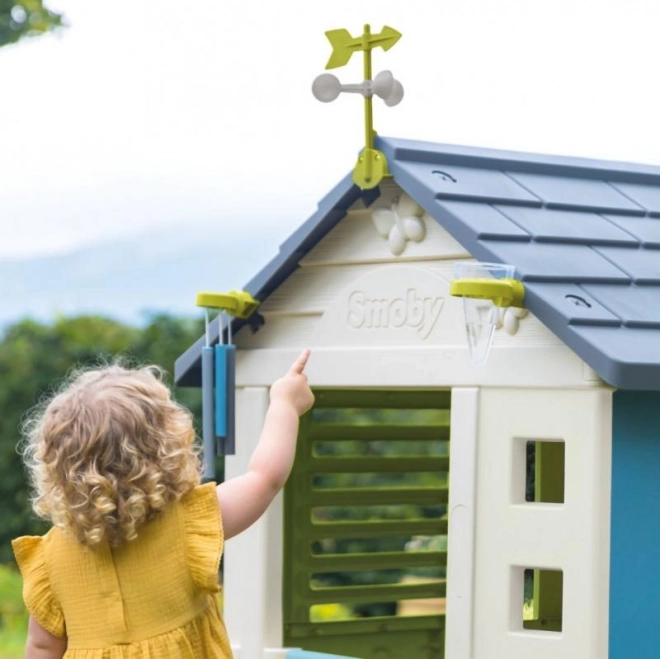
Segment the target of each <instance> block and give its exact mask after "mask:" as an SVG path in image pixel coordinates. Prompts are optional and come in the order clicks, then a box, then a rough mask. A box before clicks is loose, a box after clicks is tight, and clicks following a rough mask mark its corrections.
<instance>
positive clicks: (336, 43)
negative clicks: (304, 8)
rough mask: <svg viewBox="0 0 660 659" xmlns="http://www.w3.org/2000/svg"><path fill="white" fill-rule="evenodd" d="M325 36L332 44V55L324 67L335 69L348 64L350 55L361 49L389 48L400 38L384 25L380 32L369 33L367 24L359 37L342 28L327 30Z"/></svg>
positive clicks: (395, 32) (393, 30)
mask: <svg viewBox="0 0 660 659" xmlns="http://www.w3.org/2000/svg"><path fill="white" fill-rule="evenodd" d="M325 36H326V37H328V40H329V41H330V45H331V46H332V55H330V59H329V60H328V63H327V64H326V65H325V68H326V69H336V68H339V67H340V66H345V65H346V64H348V62H349V60H350V59H351V55H353V53H357V52H359V51H361V50H363V51H365V53H366V52H369V51H371V49H372V48H377V47H378V46H380V47H381V48H382V49H383V50H389V49H390V48H391V47H392V46H393V45H394V44H395V43H396V42H397V41H398V40H399V39H400V38H401V33H400V32H397V31H396V30H395V29H394V28H391V27H387V25H386V26H385V27H383V29H382V30H381V31H380V34H369V26H368V25H366V26H365V31H364V34H363V35H362V36H359V37H355V38H353V37H352V36H351V35H350V33H349V31H348V30H344V29H340V30H328V31H327V32H326V33H325ZM365 77H366V76H365Z"/></svg>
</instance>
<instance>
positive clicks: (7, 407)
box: [0, 315, 203, 562]
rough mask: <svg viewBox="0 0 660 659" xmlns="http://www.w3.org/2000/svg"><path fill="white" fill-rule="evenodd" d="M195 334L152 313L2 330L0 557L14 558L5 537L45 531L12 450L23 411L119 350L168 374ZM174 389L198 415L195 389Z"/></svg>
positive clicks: (197, 330) (194, 326)
mask: <svg viewBox="0 0 660 659" xmlns="http://www.w3.org/2000/svg"><path fill="white" fill-rule="evenodd" d="M202 333H203V327H202V324H201V323H197V322H195V321H184V320H180V319H177V318H172V317H168V316H164V315H163V316H156V317H153V318H151V320H150V322H149V324H148V325H147V327H146V328H144V329H136V328H133V327H128V326H126V325H123V324H121V323H118V322H116V321H114V320H109V319H107V318H102V317H98V316H79V317H75V318H60V319H59V320H57V321H56V322H55V323H53V324H52V325H46V324H42V323H38V322H35V321H33V320H23V321H21V322H19V323H17V324H15V325H13V326H11V327H9V328H8V329H7V330H6V332H5V335H4V338H3V340H2V341H1V342H0V409H2V411H3V413H2V415H1V416H0V500H2V501H3V505H2V506H1V507H0V562H8V561H11V560H13V558H12V554H11V548H10V541H11V539H12V538H15V537H17V536H20V535H24V534H35V535H39V534H41V533H43V532H44V531H45V530H46V526H45V525H44V523H42V522H40V521H39V520H37V519H35V517H34V515H33V514H32V513H31V510H30V503H29V492H28V487H27V478H26V475H25V472H24V470H23V468H22V464H21V459H20V456H19V455H18V452H17V450H16V447H17V443H18V441H19V438H20V423H21V418H22V416H23V414H24V413H25V412H26V411H27V410H28V409H29V408H31V407H32V406H34V405H35V404H36V403H37V402H38V401H39V399H40V398H41V397H42V396H43V395H44V394H46V393H48V392H49V391H51V390H52V388H53V386H54V385H56V384H57V383H58V381H59V380H61V378H62V377H64V376H65V375H66V374H67V373H68V372H69V371H70V370H71V369H72V368H74V367H77V366H90V365H94V364H98V363H99V362H100V361H101V362H102V361H108V360H111V359H113V358H115V357H117V356H120V355H121V356H125V357H128V358H130V359H132V360H133V361H135V362H138V363H155V364H158V365H159V366H161V367H162V368H164V369H165V370H166V371H167V372H168V373H169V374H171V373H172V372H173V366H174V361H175V359H176V358H177V357H178V356H179V355H180V354H181V353H182V352H184V351H185V350H186V349H187V348H188V347H189V346H190V345H191V344H192V343H193V342H194V341H195V340H196V339H197V338H199V336H201V334H202ZM170 381H171V375H170ZM175 393H176V397H177V399H178V400H179V401H180V402H182V403H183V404H185V405H187V406H188V407H189V408H190V409H191V410H193V412H195V413H196V415H197V417H198V416H199V410H200V396H199V392H198V391H197V390H178V391H176V392H175Z"/></svg>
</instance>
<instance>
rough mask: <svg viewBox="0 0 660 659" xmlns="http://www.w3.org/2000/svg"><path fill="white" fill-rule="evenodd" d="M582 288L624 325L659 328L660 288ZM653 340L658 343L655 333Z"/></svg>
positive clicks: (587, 286) (597, 286)
mask: <svg viewBox="0 0 660 659" xmlns="http://www.w3.org/2000/svg"><path fill="white" fill-rule="evenodd" d="M584 290H585V291H586V292H587V293H588V294H589V295H591V296H593V297H594V298H595V299H596V300H598V301H599V302H600V303H601V304H602V305H603V306H605V307H607V308H608V309H609V310H610V311H611V312H612V313H614V314H616V315H617V316H619V317H620V318H623V319H624V321H623V324H624V325H625V326H626V327H647V328H648V327H653V328H660V288H658V287H655V286H634V285H633V286H607V285H605V286H602V285H596V286H589V285H586V286H585V287H584ZM655 340H656V341H657V342H658V343H659V344H660V341H659V340H658V336H657V334H656V336H655ZM640 357H641V355H640Z"/></svg>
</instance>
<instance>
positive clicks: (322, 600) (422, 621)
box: [283, 391, 450, 659]
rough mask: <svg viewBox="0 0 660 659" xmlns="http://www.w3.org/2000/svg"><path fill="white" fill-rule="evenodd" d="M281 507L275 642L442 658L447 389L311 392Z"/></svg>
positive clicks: (369, 657)
mask: <svg viewBox="0 0 660 659" xmlns="http://www.w3.org/2000/svg"><path fill="white" fill-rule="evenodd" d="M315 393H316V404H315V406H314V409H313V410H311V412H310V413H309V414H307V415H306V416H305V417H304V418H303V419H302V421H301V430H300V437H299V441H298V451H297V455H296V462H295V465H294V470H293V473H292V475H291V477H290V479H289V481H288V483H287V486H286V488H285V504H284V510H285V512H284V515H285V517H284V529H285V533H284V535H285V539H284V542H285V547H284V556H285V558H284V561H285V562H284V585H283V622H284V643H285V646H287V647H300V648H303V649H305V650H312V651H317V652H332V653H335V654H339V655H348V656H352V657H360V659H401V658H405V659H441V658H442V657H443V656H444V627H445V616H444V609H445V607H444V603H445V599H444V598H445V593H446V565H447V501H448V474H449V405H450V392H448V391H405V392H393V391H317V392H315Z"/></svg>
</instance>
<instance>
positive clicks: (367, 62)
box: [325, 25, 401, 190]
mask: <svg viewBox="0 0 660 659" xmlns="http://www.w3.org/2000/svg"><path fill="white" fill-rule="evenodd" d="M325 35H326V37H328V40H329V41H330V45H331V46H332V54H331V55H330V59H329V60H328V63H327V64H326V67H325V68H326V69H335V68H338V67H340V66H344V65H346V64H348V62H349V60H350V59H351V56H352V55H353V53H356V52H359V51H362V53H363V60H364V79H365V80H371V51H372V49H373V48H378V47H380V48H382V49H383V50H389V49H390V48H392V46H394V44H395V43H396V42H397V41H398V40H399V39H400V38H401V33H400V32H397V30H395V29H394V28H391V27H388V26H384V27H383V29H382V30H381V31H380V32H379V33H378V34H371V28H370V26H369V25H365V26H364V32H363V33H362V34H361V35H360V36H359V37H352V36H351V34H350V33H349V31H348V30H345V29H339V30H329V31H328V32H326V33H325ZM372 101H373V98H372V96H371V95H368V96H365V98H364V132H365V148H364V150H363V151H362V153H360V155H359V157H358V161H357V163H356V165H355V168H354V169H353V182H354V183H355V184H356V185H357V186H358V187H359V188H361V189H362V190H370V189H371V188H375V187H376V186H377V185H378V184H379V183H380V182H381V181H382V180H383V178H386V177H390V176H391V174H390V173H389V170H388V167H387V159H386V158H385V155H384V154H383V153H382V152H381V151H378V150H377V149H374V138H375V136H376V133H375V131H374V128H373V103H372Z"/></svg>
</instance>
